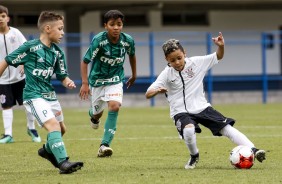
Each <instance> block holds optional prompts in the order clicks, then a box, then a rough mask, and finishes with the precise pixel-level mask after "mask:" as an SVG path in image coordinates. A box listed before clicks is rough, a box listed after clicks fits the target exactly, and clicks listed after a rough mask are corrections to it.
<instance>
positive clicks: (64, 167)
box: [24, 99, 83, 174]
mask: <svg viewBox="0 0 282 184" xmlns="http://www.w3.org/2000/svg"><path fill="white" fill-rule="evenodd" d="M24 104H25V107H26V109H27V111H29V112H32V113H33V115H34V117H36V119H37V121H38V123H39V124H40V125H41V126H43V127H44V128H45V129H46V130H47V131H48V134H47V142H46V144H45V145H44V146H43V148H40V149H39V150H38V154H39V155H40V156H41V157H43V158H45V159H47V160H49V161H50V162H51V163H52V164H53V165H54V166H55V167H58V168H59V169H60V173H61V174H69V173H72V172H75V171H77V170H78V169H80V168H81V167H82V166H83V163H82V162H69V161H68V158H69V157H68V156H67V152H66V148H65V144H64V142H63V139H62V134H61V126H60V123H59V122H58V120H57V119H56V118H58V117H60V118H61V119H62V118H63V115H62V113H61V107H60V104H59V102H58V101H55V102H53V101H52V102H47V101H45V100H43V99H34V100H28V101H26V102H24ZM54 109H55V110H56V111H57V113H54ZM58 110H60V111H58ZM55 116H56V118H55ZM54 158H55V160H56V162H55V161H54Z"/></svg>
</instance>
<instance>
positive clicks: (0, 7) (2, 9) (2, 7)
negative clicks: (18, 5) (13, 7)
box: [0, 5, 9, 15]
mask: <svg viewBox="0 0 282 184" xmlns="http://www.w3.org/2000/svg"><path fill="white" fill-rule="evenodd" d="M0 13H6V14H7V15H9V11H8V8H6V7H5V6H2V5H0Z"/></svg>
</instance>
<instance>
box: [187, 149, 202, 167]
mask: <svg viewBox="0 0 282 184" xmlns="http://www.w3.org/2000/svg"><path fill="white" fill-rule="evenodd" d="M199 157H200V156H199V153H197V154H196V155H191V157H190V159H189V161H188V163H187V164H186V165H185V169H194V168H195V167H196V164H197V163H198V162H199Z"/></svg>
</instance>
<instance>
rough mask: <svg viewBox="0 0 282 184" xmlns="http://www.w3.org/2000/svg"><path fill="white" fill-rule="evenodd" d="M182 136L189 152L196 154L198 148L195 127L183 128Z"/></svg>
mask: <svg viewBox="0 0 282 184" xmlns="http://www.w3.org/2000/svg"><path fill="white" fill-rule="evenodd" d="M183 137H184V140H185V144H186V146H187V148H188V150H189V152H190V154H191V155H196V154H197V153H198V152H199V150H198V148H197V141H196V133H195V128H194V127H191V128H184V129H183Z"/></svg>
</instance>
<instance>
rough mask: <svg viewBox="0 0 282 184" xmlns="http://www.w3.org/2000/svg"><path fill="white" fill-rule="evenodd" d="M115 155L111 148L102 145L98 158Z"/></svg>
mask: <svg viewBox="0 0 282 184" xmlns="http://www.w3.org/2000/svg"><path fill="white" fill-rule="evenodd" d="M112 154H113V150H112V148H110V147H107V146H105V145H101V146H100V148H99V150H98V155H97V156H98V157H110V156H112Z"/></svg>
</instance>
